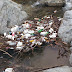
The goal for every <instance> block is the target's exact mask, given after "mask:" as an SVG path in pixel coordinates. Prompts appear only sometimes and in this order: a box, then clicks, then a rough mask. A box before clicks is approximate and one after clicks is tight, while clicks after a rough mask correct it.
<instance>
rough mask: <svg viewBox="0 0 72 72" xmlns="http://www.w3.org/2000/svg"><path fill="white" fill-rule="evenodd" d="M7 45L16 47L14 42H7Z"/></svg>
mask: <svg viewBox="0 0 72 72" xmlns="http://www.w3.org/2000/svg"><path fill="white" fill-rule="evenodd" d="M7 44H9V45H11V46H13V45H16V42H12V41H7Z"/></svg>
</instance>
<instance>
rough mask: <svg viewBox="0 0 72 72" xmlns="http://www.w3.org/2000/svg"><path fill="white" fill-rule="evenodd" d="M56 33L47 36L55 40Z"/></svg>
mask: <svg viewBox="0 0 72 72" xmlns="http://www.w3.org/2000/svg"><path fill="white" fill-rule="evenodd" d="M56 35H57V33H52V35H49V37H50V38H55V37H56Z"/></svg>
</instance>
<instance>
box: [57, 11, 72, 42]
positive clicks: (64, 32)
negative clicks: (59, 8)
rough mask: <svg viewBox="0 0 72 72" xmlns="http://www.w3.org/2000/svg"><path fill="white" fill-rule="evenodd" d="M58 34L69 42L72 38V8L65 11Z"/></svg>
mask: <svg viewBox="0 0 72 72" xmlns="http://www.w3.org/2000/svg"><path fill="white" fill-rule="evenodd" d="M58 36H59V37H60V38H61V39H62V40H63V41H65V42H67V43H69V42H70V41H71V40H72V10H69V11H66V12H65V14H64V17H63V20H62V23H61V26H60V27H59V31H58Z"/></svg>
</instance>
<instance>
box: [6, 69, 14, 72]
mask: <svg viewBox="0 0 72 72" xmlns="http://www.w3.org/2000/svg"><path fill="white" fill-rule="evenodd" d="M5 72H14V70H13V68H6V69H5Z"/></svg>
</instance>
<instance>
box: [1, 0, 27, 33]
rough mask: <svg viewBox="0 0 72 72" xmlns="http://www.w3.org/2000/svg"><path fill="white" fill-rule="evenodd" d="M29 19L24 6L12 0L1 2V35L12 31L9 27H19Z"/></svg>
mask: <svg viewBox="0 0 72 72" xmlns="http://www.w3.org/2000/svg"><path fill="white" fill-rule="evenodd" d="M26 18H27V13H26V12H25V11H22V6H21V5H20V4H17V3H15V2H13V1H12V0H0V34H3V33H4V32H8V31H10V29H9V27H12V26H14V25H19V24H21V23H22V21H23V20H25V19H26Z"/></svg>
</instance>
